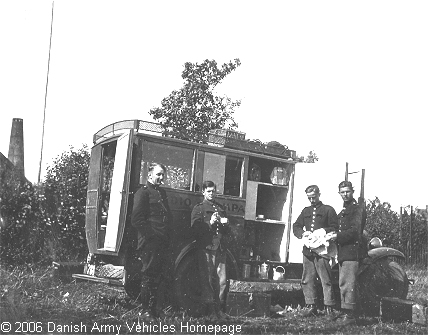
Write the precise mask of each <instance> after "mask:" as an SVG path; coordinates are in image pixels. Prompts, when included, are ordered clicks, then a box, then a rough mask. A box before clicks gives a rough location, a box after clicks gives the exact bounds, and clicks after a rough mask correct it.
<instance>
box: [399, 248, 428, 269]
mask: <svg viewBox="0 0 428 335" xmlns="http://www.w3.org/2000/svg"><path fill="white" fill-rule="evenodd" d="M403 253H404V255H405V256H406V259H405V263H406V264H407V265H417V266H422V267H425V268H428V246H427V245H426V244H419V245H413V246H410V245H409V244H408V245H407V246H406V248H405V249H404V251H403Z"/></svg>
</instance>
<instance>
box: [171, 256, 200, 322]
mask: <svg viewBox="0 0 428 335" xmlns="http://www.w3.org/2000/svg"><path fill="white" fill-rule="evenodd" d="M174 291H175V300H176V304H177V306H178V307H180V308H183V309H184V310H185V311H186V312H187V313H188V314H189V315H190V316H200V315H201V314H203V308H204V304H203V303H202V299H201V296H202V290H201V285H200V280H199V267H198V261H197V259H196V255H195V253H191V254H189V255H187V256H186V257H185V258H184V259H183V260H182V261H181V262H180V264H179V265H178V268H177V270H176V273H175V279H174Z"/></svg>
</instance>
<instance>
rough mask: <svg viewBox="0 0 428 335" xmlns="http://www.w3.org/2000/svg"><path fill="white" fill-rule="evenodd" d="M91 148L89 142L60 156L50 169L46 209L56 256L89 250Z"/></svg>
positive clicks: (76, 253)
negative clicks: (86, 228) (87, 202)
mask: <svg viewBox="0 0 428 335" xmlns="http://www.w3.org/2000/svg"><path fill="white" fill-rule="evenodd" d="M88 171H89V151H88V149H87V147H86V146H83V148H81V149H78V150H75V149H74V148H73V147H70V150H69V151H68V152H63V153H62V154H61V155H60V156H58V157H57V158H56V159H55V160H54V162H53V164H52V166H50V167H49V168H48V170H47V174H46V178H45V181H44V190H45V197H46V203H45V206H46V212H47V213H48V217H49V221H50V225H51V229H52V238H53V239H52V243H53V245H52V250H53V252H54V255H53V257H54V258H55V259H65V258H67V259H70V258H73V257H76V258H78V257H83V256H85V255H86V254H87V245H86V236H85V209H86V207H85V206H86V192H87V185H88Z"/></svg>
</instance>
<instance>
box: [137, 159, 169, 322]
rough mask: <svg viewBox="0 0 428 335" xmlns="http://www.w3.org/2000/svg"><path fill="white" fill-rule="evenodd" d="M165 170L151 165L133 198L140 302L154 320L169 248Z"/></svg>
mask: <svg viewBox="0 0 428 335" xmlns="http://www.w3.org/2000/svg"><path fill="white" fill-rule="evenodd" d="M165 174H166V168H165V166H163V165H162V164H157V163H153V164H151V165H150V166H149V174H148V180H147V185H144V186H142V187H141V188H140V189H139V190H138V191H137V192H136V193H135V195H134V205H133V210H132V217H131V224H132V226H133V227H134V228H135V230H136V232H137V246H136V256H137V257H138V260H139V261H140V262H141V264H140V265H141V272H140V276H141V292H140V300H141V303H142V306H143V311H142V317H143V319H144V320H145V321H153V320H154V319H155V318H156V317H157V316H158V313H157V310H156V303H157V289H158V287H159V284H160V281H161V279H162V273H163V266H164V264H165V259H166V253H167V250H168V247H169V231H170V221H171V215H170V210H169V206H168V201H167V197H166V193H165V190H163V189H162V188H161V187H160V185H161V184H162V183H163V180H164V178H165Z"/></svg>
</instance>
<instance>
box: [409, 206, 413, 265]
mask: <svg viewBox="0 0 428 335" xmlns="http://www.w3.org/2000/svg"><path fill="white" fill-rule="evenodd" d="M412 235H413V206H410V232H409V256H410V263H412V262H413V257H412V255H413V253H412V251H413V245H412V244H413V241H412Z"/></svg>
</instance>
